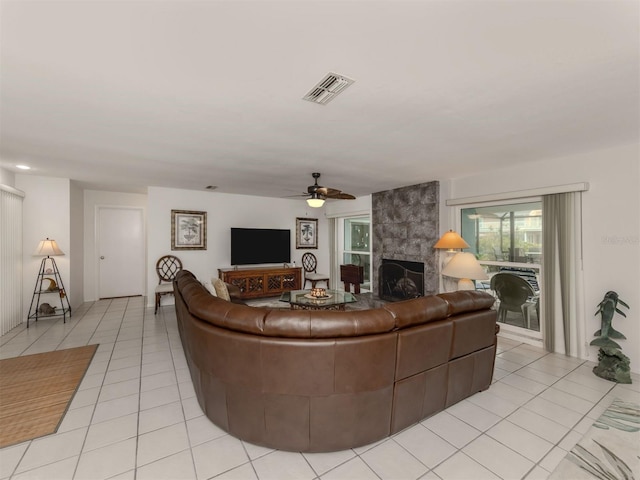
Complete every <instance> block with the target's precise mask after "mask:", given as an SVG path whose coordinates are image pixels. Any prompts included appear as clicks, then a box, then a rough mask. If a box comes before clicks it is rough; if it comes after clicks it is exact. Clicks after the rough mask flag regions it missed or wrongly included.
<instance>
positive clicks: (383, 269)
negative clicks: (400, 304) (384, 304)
mask: <svg viewBox="0 0 640 480" xmlns="http://www.w3.org/2000/svg"><path fill="white" fill-rule="evenodd" d="M378 278H379V282H380V284H379V285H378V296H379V297H380V298H382V299H383V300H390V301H392V302H394V301H397V300H408V299H410V298H416V297H422V296H423V295H424V263H423V262H405V261H403V260H391V259H388V258H383V259H382V265H380V272H379V274H378Z"/></svg>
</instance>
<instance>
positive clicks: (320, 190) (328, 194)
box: [316, 187, 340, 197]
mask: <svg viewBox="0 0 640 480" xmlns="http://www.w3.org/2000/svg"><path fill="white" fill-rule="evenodd" d="M316 192H318V193H320V194H322V195H324V196H326V197H331V196H332V195H337V194H339V193H340V190H337V189H335V188H329V187H318V188H317V189H316Z"/></svg>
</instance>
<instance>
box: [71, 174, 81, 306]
mask: <svg viewBox="0 0 640 480" xmlns="http://www.w3.org/2000/svg"><path fill="white" fill-rule="evenodd" d="M69 186H70V191H69V208H70V210H69V216H70V232H69V234H70V237H69V239H70V242H71V245H70V247H69V264H70V266H71V271H70V278H71V285H73V289H72V290H70V291H69V303H70V304H71V305H80V304H81V303H82V302H84V269H83V265H84V238H83V237H84V198H83V192H82V188H81V187H80V186H79V185H78V184H77V183H76V182H74V181H71V183H70V185H69Z"/></svg>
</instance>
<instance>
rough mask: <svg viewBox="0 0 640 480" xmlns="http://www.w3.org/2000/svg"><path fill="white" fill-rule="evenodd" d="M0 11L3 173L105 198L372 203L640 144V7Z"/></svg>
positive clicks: (38, 7)
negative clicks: (319, 192)
mask: <svg viewBox="0 0 640 480" xmlns="http://www.w3.org/2000/svg"><path fill="white" fill-rule="evenodd" d="M1 8H2V9H1V11H0V14H1V17H0V21H1V25H0V26H1V30H0V45H1V47H0V48H1V50H0V54H1V57H0V61H1V64H0V67H1V75H2V83H1V84H0V115H1V117H0V121H1V123H0V134H1V137H0V147H1V150H0V166H2V167H3V168H6V169H9V170H11V171H16V170H15V169H14V166H15V164H16V163H26V164H28V165H30V166H32V167H33V170H32V172H33V174H36V175H45V176H57V177H65V178H71V179H74V180H77V181H79V182H82V184H83V185H84V186H85V187H87V188H95V189H108V190H116V191H145V188H146V187H147V186H167V187H176V188H187V189H198V190H203V189H204V188H205V187H206V186H207V185H216V186H218V190H217V191H219V192H228V193H240V194H256V195H264V196H273V197H283V196H287V195H294V194H296V193H302V192H303V191H306V186H307V185H310V184H312V183H313V179H312V178H311V173H312V172H314V171H319V172H321V173H322V178H321V179H320V184H321V185H325V186H329V187H334V188H338V189H341V190H343V191H346V192H349V193H351V194H354V195H356V196H359V195H364V194H369V193H372V192H376V191H381V190H387V189H391V188H396V187H399V186H404V185H413V184H416V183H421V182H426V181H431V180H438V179H444V178H453V177H460V176H466V175H469V174H472V173H474V172H477V171H481V170H484V169H494V168H499V167H503V166H508V165H512V164H515V163H519V162H529V161H534V160H537V159H541V158H550V157H556V156H562V155H567V154H571V153H579V152H583V151H588V150H593V149H597V148H605V147H608V146H612V145H616V144H622V143H630V142H638V132H639V120H638V116H639V108H638V106H639V91H638V86H639V63H640V55H639V51H640V48H639V43H638V39H639V38H640V37H639V32H640V29H639V18H640V15H639V3H638V2H637V1H635V0H633V1H620V0H603V1H598V0H595V1H581V0H569V1H551V0H531V1H526V0H510V1H489V0H487V1H482V0H471V1H454V0H442V1H412V2H404V1H381V2H373V1H353V2H333V1H319V2H316V1H297V2H293V1H285V2H274V1H266V0H265V1H257V2H246V1H224V2H223V1H220V2H218V1H199V2H195V1H186V0H175V1H139V2H134V1H115V0H109V1H91V0H86V1H83V2H80V1H69V2H62V1H57V0H48V1H42V2H38V1H2V2H1ZM328 72H336V73H339V74H343V75H346V76H348V77H350V78H353V79H354V80H355V83H354V84H353V85H352V86H350V87H349V88H348V89H346V90H345V91H344V93H343V94H342V95H340V96H339V97H337V98H336V99H335V100H333V101H332V102H330V103H329V104H328V105H326V106H321V105H316V104H312V103H309V102H305V101H303V100H301V97H302V96H304V95H305V94H306V93H307V92H308V91H309V90H310V89H311V88H312V87H313V86H314V85H315V84H316V83H317V82H318V81H319V80H320V79H321V78H322V77H323V76H324V75H325V74H327V73H328ZM550 174H551V172H550Z"/></svg>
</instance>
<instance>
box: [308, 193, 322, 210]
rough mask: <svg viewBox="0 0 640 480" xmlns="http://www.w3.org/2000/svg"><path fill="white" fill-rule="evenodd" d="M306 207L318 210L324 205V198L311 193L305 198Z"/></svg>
mask: <svg viewBox="0 0 640 480" xmlns="http://www.w3.org/2000/svg"><path fill="white" fill-rule="evenodd" d="M307 205H309V206H310V207H311V208H320V207H321V206H322V205H324V198H322V196H320V195H318V194H317V193H312V194H311V196H310V197H309V198H307Z"/></svg>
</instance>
